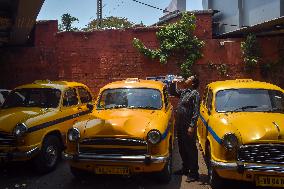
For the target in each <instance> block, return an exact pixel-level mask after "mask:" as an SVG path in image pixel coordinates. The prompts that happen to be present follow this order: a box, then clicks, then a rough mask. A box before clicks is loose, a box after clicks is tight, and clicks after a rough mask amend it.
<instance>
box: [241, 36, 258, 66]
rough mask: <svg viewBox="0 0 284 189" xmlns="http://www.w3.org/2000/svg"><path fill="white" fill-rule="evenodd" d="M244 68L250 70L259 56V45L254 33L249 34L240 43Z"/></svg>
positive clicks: (255, 64)
mask: <svg viewBox="0 0 284 189" xmlns="http://www.w3.org/2000/svg"><path fill="white" fill-rule="evenodd" d="M241 49H242V53H243V60H244V63H245V70H247V71H251V70H252V69H253V68H255V67H256V66H257V65H258V63H259V60H260V58H261V53H260V46H259V44H258V42H257V39H256V36H255V35H254V34H249V35H248V36H247V37H246V40H245V41H244V42H242V43H241Z"/></svg>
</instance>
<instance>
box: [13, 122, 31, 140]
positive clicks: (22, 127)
mask: <svg viewBox="0 0 284 189" xmlns="http://www.w3.org/2000/svg"><path fill="white" fill-rule="evenodd" d="M27 131H28V127H27V126H26V124H24V123H19V124H17V125H16V127H15V128H14V130H13V134H14V136H15V137H22V136H24V135H25V134H26V132H27Z"/></svg>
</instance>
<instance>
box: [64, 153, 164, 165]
mask: <svg viewBox="0 0 284 189" xmlns="http://www.w3.org/2000/svg"><path fill="white" fill-rule="evenodd" d="M62 157H63V159H65V160H73V161H97V162H123V163H145V164H151V163H165V162H166V161H167V159H168V158H169V156H168V155H166V156H150V155H135V156H121V155H96V154H78V155H77V154H76V155H72V154H67V153H64V152H63V153H62Z"/></svg>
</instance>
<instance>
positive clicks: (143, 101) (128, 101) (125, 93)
mask: <svg viewBox="0 0 284 189" xmlns="http://www.w3.org/2000/svg"><path fill="white" fill-rule="evenodd" d="M97 108H98V109H118V108H130V109H150V110H157V109H161V108H162V97H161V93H160V91H159V90H157V89H149V88H117V89H107V90H105V91H103V92H102V94H101V96H100V99H99V103H98V106H97Z"/></svg>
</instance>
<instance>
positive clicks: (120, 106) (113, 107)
mask: <svg viewBox="0 0 284 189" xmlns="http://www.w3.org/2000/svg"><path fill="white" fill-rule="evenodd" d="M126 107H127V106H126V105H121V104H120V105H115V106H111V107H109V108H105V109H119V108H126Z"/></svg>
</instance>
